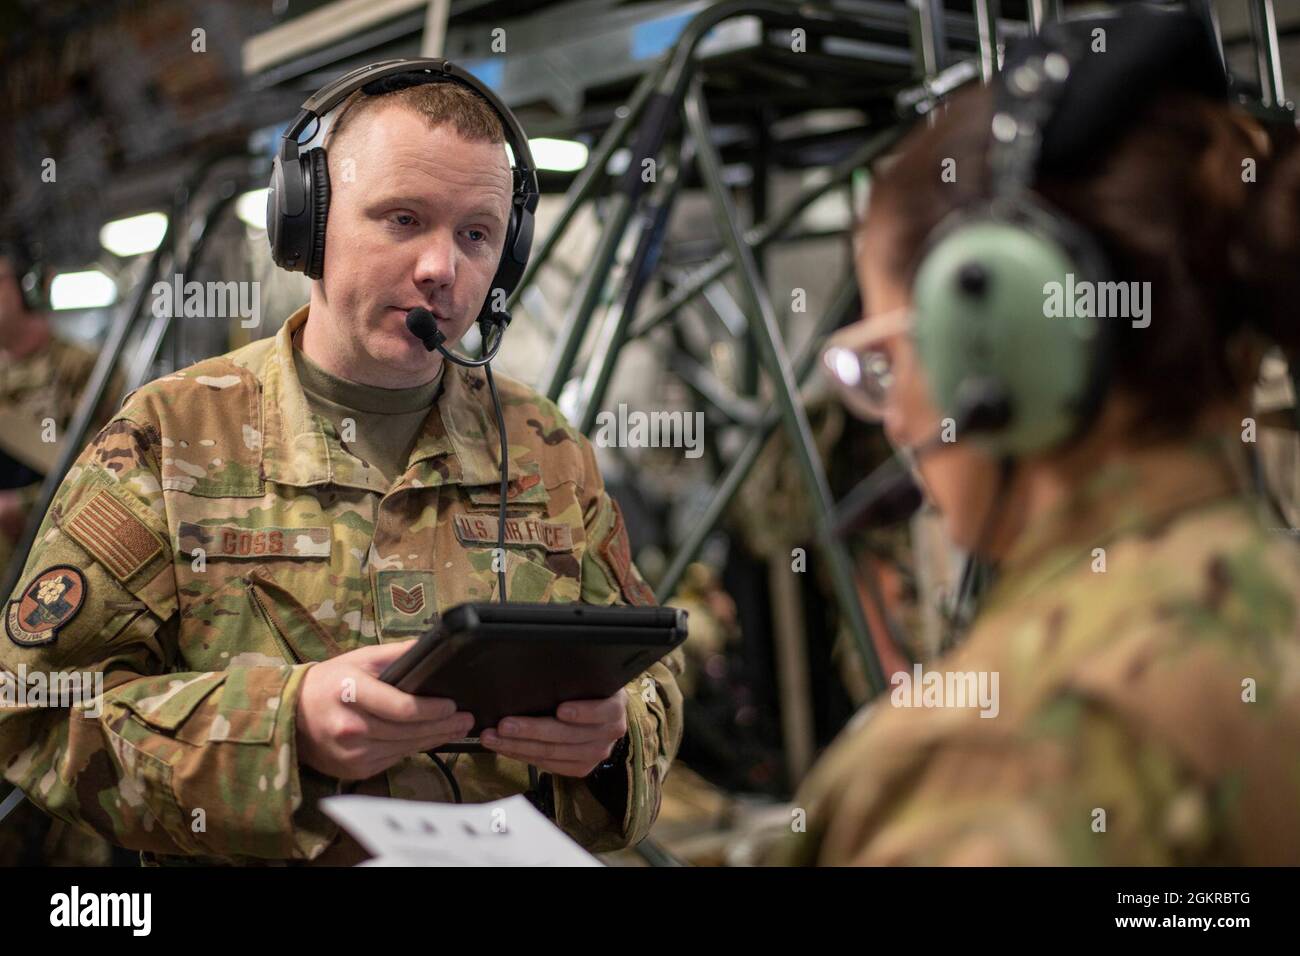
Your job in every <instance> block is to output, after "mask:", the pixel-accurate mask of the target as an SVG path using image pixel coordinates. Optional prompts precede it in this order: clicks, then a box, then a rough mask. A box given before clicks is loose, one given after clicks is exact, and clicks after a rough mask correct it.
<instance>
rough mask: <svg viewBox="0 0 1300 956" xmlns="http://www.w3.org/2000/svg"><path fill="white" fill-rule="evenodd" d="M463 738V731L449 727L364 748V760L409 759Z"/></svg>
mask: <svg viewBox="0 0 1300 956" xmlns="http://www.w3.org/2000/svg"><path fill="white" fill-rule="evenodd" d="M466 729H468V728H466ZM463 736H465V732H464V731H462V730H459V729H457V728H455V727H449V728H445V729H444V730H442V731H441V732H439V733H433V734H427V735H425V736H423V737H419V738H415V739H412V740H405V741H384V742H382V743H376V744H373V745H371V746H370V747H367V748H366V752H365V753H366V760H367V761H375V760H378V761H388V760H396V759H400V758H402V757H409V756H411V755H412V754H418V753H424V752H425V751H426V750H432V749H434V748H435V747H441V746H442V745H443V744H445V743H447V742H449V741H452V740H459V739H460V738H461V737H463ZM390 766H391V764H390Z"/></svg>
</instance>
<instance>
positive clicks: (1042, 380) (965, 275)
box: [913, 217, 1097, 457]
mask: <svg viewBox="0 0 1300 956" xmlns="http://www.w3.org/2000/svg"><path fill="white" fill-rule="evenodd" d="M1081 273H1082V275H1085V276H1086V275H1088V273H1087V272H1085V271H1084V270H1083V269H1082V268H1081V267H1080V266H1079V265H1078V264H1077V263H1076V262H1075V260H1074V259H1073V257H1072V256H1071V255H1070V254H1069V252H1067V251H1066V249H1065V248H1064V247H1063V246H1062V245H1061V244H1060V243H1059V242H1057V241H1055V240H1054V239H1053V238H1051V237H1049V236H1045V235H1043V234H1042V233H1041V232H1038V231H1036V230H1032V229H1029V228H1026V227H1025V226H1024V225H1022V224H1019V223H1013V222H1007V221H1004V220H1000V219H998V218H991V219H990V218H982V217H972V218H970V219H968V220H966V221H965V222H963V223H962V224H961V225H959V226H958V227H957V228H956V229H952V230H949V231H945V233H944V234H943V235H942V236H941V238H939V239H938V240H937V241H936V242H935V243H934V244H933V245H932V246H931V248H930V249H929V251H928V252H927V253H926V256H925V259H924V261H923V262H922V263H921V266H920V268H919V269H918V271H917V276H916V280H915V283H914V285H913V304H914V307H915V318H914V329H913V332H914V337H915V340H916V345H917V352H918V356H919V358H920V360H921V365H922V366H923V367H924V369H925V374H926V379H927V383H928V385H929V386H930V390H931V394H932V397H933V398H934V400H935V402H936V404H937V405H938V406H939V408H940V409H941V410H942V411H943V413H944V414H945V415H948V416H953V417H957V416H958V415H960V413H961V407H962V405H963V401H964V400H966V399H968V398H969V397H970V395H971V394H973V390H974V392H977V391H979V390H982V389H987V388H989V387H995V388H997V389H999V390H1000V391H1001V393H1002V394H1003V395H1005V396H1006V399H1007V401H1008V403H1009V412H1010V420H1009V421H1008V422H1007V423H1006V424H1005V425H1004V426H1002V427H1000V428H998V429H996V430H995V431H992V432H989V433H981V434H978V435H976V436H973V437H975V438H976V439H977V440H978V442H979V443H980V444H982V445H984V446H985V447H987V448H989V449H990V450H992V451H995V452H997V453H998V454H1000V455H1012V456H1017V457H1018V456H1021V455H1026V454H1032V453H1035V452H1039V451H1044V450H1046V449H1048V448H1051V447H1054V446H1056V445H1058V444H1059V443H1061V442H1063V441H1065V440H1067V439H1068V438H1070V437H1071V436H1072V435H1073V434H1074V433H1075V432H1076V430H1077V428H1078V426H1079V424H1080V421H1079V411H1080V406H1081V404H1082V401H1083V398H1084V396H1085V395H1086V394H1087V392H1088V390H1089V386H1090V376H1091V372H1092V370H1093V366H1094V364H1095V362H1094V357H1095V352H1096V340H1097V322H1096V319H1095V318H1093V317H1091V316H1069V317H1067V316H1057V315H1055V314H1053V313H1052V312H1051V311H1050V310H1049V309H1048V307H1047V302H1048V299H1047V292H1048V289H1049V287H1051V286H1053V285H1055V286H1057V287H1058V288H1059V287H1063V286H1064V285H1065V283H1066V282H1068V281H1069V280H1068V278H1067V277H1068V276H1070V275H1071V274H1074V275H1080V274H1081Z"/></svg>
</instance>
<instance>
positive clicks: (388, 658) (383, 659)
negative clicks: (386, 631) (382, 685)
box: [347, 638, 415, 677]
mask: <svg viewBox="0 0 1300 956" xmlns="http://www.w3.org/2000/svg"><path fill="white" fill-rule="evenodd" d="M414 643H415V638H411V639H410V640H409V641H395V642H393V643H391V644H375V645H373V646H371V647H359V648H357V649H356V650H355V651H348V654H347V656H348V659H349V661H351V662H352V663H353V664H356V666H357V667H360V668H361V669H362V670H363V671H365V672H366V673H368V674H370V675H372V676H374V677H378V676H379V675H380V674H382V673H383V672H384V668H386V667H387V666H388V665H389V664H391V663H393V661H395V660H397V659H398V658H399V657H401V656H402V655H403V654H405V653H406V652H407V651H408V650H410V649H411V645H412V644H414Z"/></svg>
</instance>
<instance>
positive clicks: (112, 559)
mask: <svg viewBox="0 0 1300 956" xmlns="http://www.w3.org/2000/svg"><path fill="white" fill-rule="evenodd" d="M63 528H64V530H65V531H66V532H67V533H68V534H69V535H70V536H71V537H72V538H73V539H74V540H75V541H76V542H77V543H78V544H80V545H81V546H82V547H83V548H85V549H86V550H87V551H89V552H90V553H91V554H92V555H94V556H95V559H96V560H98V561H99V562H100V563H101V564H103V565H104V567H106V568H108V570H109V571H111V572H112V574H113V576H114V577H116V578H117V579H118V580H119V581H121V582H123V583H125V582H126V581H127V580H128V579H130V578H131V577H132V576H133V575H135V574H136V573H138V572H139V571H140V570H141V569H143V568H144V567H145V565H147V564H148V563H149V562H150V561H152V560H153V559H154V558H156V557H157V556H158V555H159V554H160V553H162V550H163V543H162V540H161V539H160V538H159V537H158V536H157V535H156V534H154V533H153V532H152V531H150V530H149V527H148V526H147V525H146V524H145V523H144V522H143V521H141V520H140V519H139V518H137V517H136V516H135V514H133V513H132V511H131V509H130V508H128V507H127V506H126V505H124V504H122V502H120V501H118V500H117V498H115V497H113V495H112V493H111V492H109V491H106V490H100V491H98V492H96V493H95V495H94V496H93V497H92V498H91V499H90V500H89V501H87V502H86V503H85V504H84V505H82V507H81V508H80V509H78V510H77V512H76V513H75V514H74V515H73V516H72V517H71V518H70V519H68V521H66V522H65V523H64V525H63Z"/></svg>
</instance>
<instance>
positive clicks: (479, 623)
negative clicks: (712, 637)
mask: <svg viewBox="0 0 1300 956" xmlns="http://www.w3.org/2000/svg"><path fill="white" fill-rule="evenodd" d="M684 640H686V612H685V611H683V610H680V609H678V608H672V607H594V606H591V605H587V604H460V605H457V606H456V607H454V608H451V609H450V610H449V611H447V612H446V613H445V614H443V615H442V618H441V619H440V620H439V621H438V622H437V623H436V624H435V625H434V626H433V627H432V628H430V629H429V630H428V631H426V632H425V633H424V635H423V636H422V637H421V638H420V639H419V640H418V641H416V643H415V645H414V646H413V647H412V648H411V649H410V650H409V651H407V652H406V653H405V654H403V655H402V656H401V657H400V658H398V659H397V660H395V661H393V663H392V664H390V665H389V666H388V668H387V669H386V670H385V671H384V672H383V673H382V674H381V675H380V676H379V679H380V680H382V681H384V682H385V683H388V684H392V685H394V686H395V687H397V688H398V689H399V690H404V691H406V692H407V693H409V694H418V695H420V696H422V697H449V698H451V699H452V700H454V701H455V702H456V706H457V708H458V709H460V710H464V711H469V713H471V714H473V715H474V726H473V728H472V729H471V730H470V732H469V737H470V738H477V737H478V735H479V732H480V731H482V730H483V729H484V728H488V727H495V726H496V725H497V723H499V722H500V721H501V719H502V718H503V717H510V716H519V717H550V716H554V714H555V710H556V708H557V707H558V706H559V705H560V704H562V703H563V702H564V701H566V700H598V699H600V698H604V697H609V696H611V695H613V694H614V693H615V692H616V691H617V690H618V689H619V688H620V687H622V686H623V685H625V684H626V683H627V682H628V681H630V680H632V678H634V677H636V676H637V675H638V674H640V673H641V672H643V671H644V670H646V669H647V668H649V667H650V665H652V664H654V663H655V662H656V661H658V660H659V659H660V658H662V657H663V656H664V655H665V654H667V653H668V652H669V651H671V650H672V649H673V648H675V647H677V646H678V645H679V644H681V643H682V642H683V641H684ZM440 749H459V748H454V747H453V748H440Z"/></svg>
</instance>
